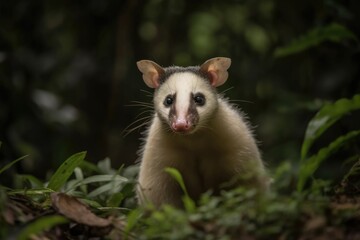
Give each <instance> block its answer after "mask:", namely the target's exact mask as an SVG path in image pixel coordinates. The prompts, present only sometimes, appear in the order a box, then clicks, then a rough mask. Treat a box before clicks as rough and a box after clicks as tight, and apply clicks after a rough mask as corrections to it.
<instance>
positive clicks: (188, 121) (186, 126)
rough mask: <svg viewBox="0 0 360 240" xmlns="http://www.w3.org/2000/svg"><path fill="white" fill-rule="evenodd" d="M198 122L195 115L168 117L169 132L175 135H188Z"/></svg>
mask: <svg viewBox="0 0 360 240" xmlns="http://www.w3.org/2000/svg"><path fill="white" fill-rule="evenodd" d="M198 121H199V117H198V114H197V113H195V114H194V113H188V114H186V115H184V114H174V115H170V127H171V130H172V131H174V132H175V133H182V134H188V133H192V132H193V131H194V130H195V128H196V124H197V123H198Z"/></svg>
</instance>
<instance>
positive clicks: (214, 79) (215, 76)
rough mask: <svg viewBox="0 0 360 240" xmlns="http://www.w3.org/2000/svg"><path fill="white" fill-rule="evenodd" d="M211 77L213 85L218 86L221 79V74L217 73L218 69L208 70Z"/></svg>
mask: <svg viewBox="0 0 360 240" xmlns="http://www.w3.org/2000/svg"><path fill="white" fill-rule="evenodd" d="M208 74H209V77H210V82H211V86H213V87H216V86H217V84H218V81H219V76H218V74H217V73H216V71H208Z"/></svg>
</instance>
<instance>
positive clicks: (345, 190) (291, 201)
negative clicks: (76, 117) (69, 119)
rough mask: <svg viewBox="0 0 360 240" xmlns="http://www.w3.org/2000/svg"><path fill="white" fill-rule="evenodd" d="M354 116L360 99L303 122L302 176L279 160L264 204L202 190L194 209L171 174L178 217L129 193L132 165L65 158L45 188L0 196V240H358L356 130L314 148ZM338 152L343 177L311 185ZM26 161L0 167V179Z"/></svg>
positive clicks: (21, 185)
mask: <svg viewBox="0 0 360 240" xmlns="http://www.w3.org/2000/svg"><path fill="white" fill-rule="evenodd" d="M359 109H360V95H355V96H354V97H353V98H351V99H340V100H338V101H336V102H334V103H327V104H325V105H324V106H323V107H322V108H321V109H320V110H319V111H318V113H317V114H316V115H315V116H314V117H313V118H312V119H311V120H310V122H309V124H308V127H307V129H306V132H305V137H304V141H303V144H302V147H301V160H300V163H299V169H297V170H295V171H294V168H293V166H292V165H291V163H290V162H288V161H285V162H283V163H282V164H281V165H280V166H278V167H277V168H276V169H274V170H273V171H272V177H273V184H272V189H271V191H270V192H269V193H266V194H264V195H262V196H261V197H259V195H258V193H257V192H256V191H255V190H253V189H243V188H237V189H234V190H231V191H224V192H222V193H221V195H220V196H212V194H211V192H210V191H209V192H207V193H205V194H204V195H203V196H202V197H201V199H200V201H199V202H197V203H195V202H194V201H193V200H192V199H191V198H190V197H189V196H188V195H187V194H186V186H185V185H184V183H183V181H182V177H181V175H180V174H179V172H178V171H177V170H176V169H171V168H169V169H166V171H167V172H168V173H169V174H171V175H172V176H173V177H174V178H175V179H176V180H177V182H178V183H179V184H180V186H181V187H182V189H183V191H184V197H183V201H184V205H185V209H184V210H182V209H176V208H173V207H172V206H163V208H161V209H160V210H156V209H154V208H153V207H152V206H148V207H146V208H145V207H144V208H141V207H138V206H137V204H136V199H135V193H134V189H135V186H136V175H137V171H138V168H137V166H130V167H127V168H124V167H121V168H120V169H113V168H112V167H111V162H110V159H104V160H102V161H99V162H98V163H97V164H92V163H90V162H88V161H86V152H80V153H76V154H74V155H72V156H70V157H69V158H68V159H67V160H65V161H64V162H63V163H62V165H61V166H59V167H58V169H57V170H56V171H55V172H54V173H53V174H52V175H51V177H50V178H49V179H48V180H47V181H42V180H40V179H37V178H35V177H34V176H31V175H26V174H17V175H16V176H15V177H14V178H15V179H14V182H15V184H14V187H12V188H9V187H7V186H1V189H0V208H1V213H2V214H1V224H0V238H1V239H6V237H8V238H13V237H16V238H17V239H29V238H32V239H87V238H90V237H98V238H104V239H299V238H301V239H313V238H317V237H322V238H325V239H347V238H349V239H350V238H352V239H355V238H356V237H360V231H359V230H358V226H359V224H360V198H359V196H360V187H359V186H360V185H359V183H360V181H359V180H360V155H359V152H358V151H356V149H357V150H358V147H359V145H358V142H359V134H360V130H359V129H351V130H350V131H348V132H345V133H344V134H342V135H340V136H337V137H336V138H335V139H329V144H328V146H324V147H321V148H319V149H317V148H315V147H314V143H316V140H317V139H319V138H320V137H321V136H322V135H323V134H324V133H325V132H326V131H327V130H328V129H329V128H331V126H332V125H334V124H335V123H336V122H337V121H341V119H342V118H343V117H344V116H346V115H349V114H352V113H353V112H355V111H357V110H359ZM351 146H355V147H354V148H351ZM344 148H347V150H348V151H350V152H351V154H350V155H351V156H350V157H348V160H347V161H346V163H347V166H348V167H347V172H346V174H345V175H344V176H343V177H342V179H340V180H339V181H332V182H331V181H330V180H331V179H325V178H316V177H315V173H316V171H317V170H318V169H321V168H322V167H323V166H324V165H326V163H327V161H329V159H331V156H333V155H334V154H335V153H336V152H337V151H339V150H341V149H344ZM349 149H350V150H349ZM354 149H355V150H354ZM24 159H26V156H24V157H21V158H19V159H16V160H14V161H13V162H11V163H10V164H8V165H5V166H2V167H1V169H0V174H2V173H3V172H4V171H6V170H8V169H9V168H11V167H12V166H13V165H14V164H17V163H18V162H19V161H23V160H24ZM339 167H341V166H339ZM354 237H355V238H354Z"/></svg>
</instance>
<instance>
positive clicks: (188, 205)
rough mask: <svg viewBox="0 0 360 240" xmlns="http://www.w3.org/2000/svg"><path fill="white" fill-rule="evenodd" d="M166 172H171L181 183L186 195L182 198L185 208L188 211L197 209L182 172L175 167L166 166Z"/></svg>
mask: <svg viewBox="0 0 360 240" xmlns="http://www.w3.org/2000/svg"><path fill="white" fill-rule="evenodd" d="M165 172H167V173H169V174H170V175H171V176H172V177H173V178H174V179H175V180H176V182H177V183H178V184H179V185H180V187H181V189H182V190H183V192H184V196H183V197H182V200H183V203H184V206H185V209H186V210H187V211H188V212H193V211H194V210H195V203H194V201H193V200H192V199H191V198H190V196H189V194H188V192H187V190H186V187H185V183H184V180H183V178H182V176H181V173H180V172H179V171H178V170H177V169H175V168H165Z"/></svg>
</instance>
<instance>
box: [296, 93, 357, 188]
mask: <svg viewBox="0 0 360 240" xmlns="http://www.w3.org/2000/svg"><path fill="white" fill-rule="evenodd" d="M358 109H360V95H355V96H354V97H353V98H352V99H340V100H338V101H336V102H335V103H328V104H326V105H325V106H323V107H322V108H321V109H320V111H319V112H318V113H317V114H316V115H315V116H314V117H313V118H312V119H311V120H310V122H309V124H308V126H307V129H306V132H305V138H304V141H303V144H302V147H301V164H300V171H299V180H298V185H297V189H298V191H302V190H303V188H304V185H305V183H306V181H307V180H308V178H309V177H310V176H311V175H312V174H313V173H314V172H315V171H316V170H317V169H318V167H319V166H320V164H321V163H322V162H323V161H325V160H326V159H327V158H328V157H329V156H330V155H331V154H333V153H335V152H336V151H337V150H338V149H340V148H341V147H342V146H344V145H345V144H346V143H347V142H349V141H350V140H352V139H354V138H356V137H357V136H359V134H360V130H354V131H351V132H349V133H347V134H345V135H343V136H340V137H338V138H337V139H336V140H334V141H333V142H332V143H330V144H329V145H328V146H327V147H325V148H322V149H320V150H319V151H318V153H317V154H315V155H313V156H310V157H309V156H308V153H309V149H310V147H311V146H312V144H313V143H314V141H316V139H318V138H319V137H320V136H321V135H322V134H323V133H324V132H325V131H326V130H327V129H328V128H329V127H331V126H332V125H333V124H334V123H335V122H337V121H338V120H339V119H340V118H342V117H343V116H345V115H346V114H348V113H350V112H351V111H354V110H358Z"/></svg>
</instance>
